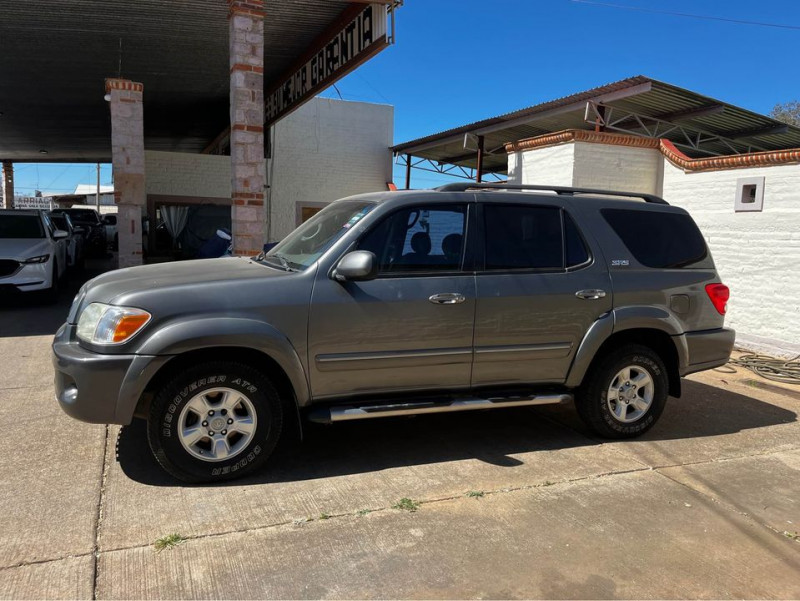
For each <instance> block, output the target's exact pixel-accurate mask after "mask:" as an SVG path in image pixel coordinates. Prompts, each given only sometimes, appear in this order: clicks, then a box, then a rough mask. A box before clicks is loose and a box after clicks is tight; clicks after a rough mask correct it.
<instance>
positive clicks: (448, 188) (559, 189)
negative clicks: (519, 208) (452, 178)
mask: <svg viewBox="0 0 800 601" xmlns="http://www.w3.org/2000/svg"><path fill="white" fill-rule="evenodd" d="M434 190H436V191H437V192H466V191H467V190H514V191H520V192H522V191H525V190H534V191H537V192H555V193H556V194H559V195H565V196H573V195H575V194H594V195H596V196H624V197H626V198H640V199H641V200H644V201H645V202H651V203H653V204H657V205H669V203H668V202H667V201H666V200H664V199H663V198H661V197H659V196H656V195H654V194H640V193H638V192H616V191H614V190H594V189H592V188H569V187H565V186H533V185H525V184H502V183H500V184H476V183H474V182H472V183H466V182H464V183H461V182H459V183H455V184H445V185H444V186H439V187H438V188H434Z"/></svg>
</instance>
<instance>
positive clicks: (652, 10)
mask: <svg viewBox="0 0 800 601" xmlns="http://www.w3.org/2000/svg"><path fill="white" fill-rule="evenodd" d="M569 1H570V2H575V3H577V4H591V5H593V6H605V7H606V8H619V9H622V10H634V11H638V12H643V13H655V14H659V15H669V16H671V17H688V18H690V19H704V20H706V21H722V22H724V23H736V24H737V25H757V26H759V27H775V28H777V29H792V30H795V31H797V30H800V25H782V24H780V23H764V22H762V21H747V20H744V19H728V18H725V17H712V16H710V15H695V14H691V13H679V12H673V11H669V10H658V9H657V8H645V7H643V6H627V5H625V4H612V3H610V2H596V1H595V0H569Z"/></svg>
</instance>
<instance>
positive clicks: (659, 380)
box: [575, 344, 669, 439]
mask: <svg viewBox="0 0 800 601" xmlns="http://www.w3.org/2000/svg"><path fill="white" fill-rule="evenodd" d="M626 369H628V370H629V371H628V372H627V377H625V375H624V374H625V370H626ZM648 378H649V383H648ZM637 382H638V383H639V384H638V385H637ZM614 395H616V396H614ZM668 395H669V380H668V378H667V369H666V366H665V365H664V361H662V359H661V357H659V355H658V354H657V353H656V352H655V351H653V350H652V349H650V348H648V347H646V346H642V345H639V344H630V345H626V346H623V347H621V348H618V349H616V350H614V351H612V352H610V353H609V354H608V355H607V356H605V357H603V358H602V359H600V360H599V361H598V362H596V363H595V364H594V365H593V366H592V367H591V368H590V370H589V373H587V374H586V377H585V379H584V382H583V384H582V385H581V387H580V388H579V389H578V391H577V394H576V397H575V405H576V407H577V409H578V415H580V417H581V419H582V420H583V422H584V423H585V424H586V425H587V426H588V427H589V428H590V429H591V430H592V431H593V432H595V433H596V434H598V435H600V436H602V437H604V438H615V439H622V438H634V437H636V436H639V435H641V434H644V433H645V432H647V431H648V430H649V429H650V428H652V427H653V426H654V425H655V423H656V421H658V418H659V417H660V416H661V413H662V412H663V411H664V406H665V405H666V403H667V396H668ZM648 399H649V400H648ZM626 401H627V402H626Z"/></svg>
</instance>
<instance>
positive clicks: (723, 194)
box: [663, 160, 800, 355]
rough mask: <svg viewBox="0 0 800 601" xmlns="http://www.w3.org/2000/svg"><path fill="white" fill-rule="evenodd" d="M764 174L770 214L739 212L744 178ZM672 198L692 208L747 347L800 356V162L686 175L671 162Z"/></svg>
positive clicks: (667, 175)
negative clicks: (738, 187)
mask: <svg viewBox="0 0 800 601" xmlns="http://www.w3.org/2000/svg"><path fill="white" fill-rule="evenodd" d="M754 176H764V178H765V181H764V209H763V211H762V212H754V213H749V212H748V213H736V212H734V210H733V209H734V200H735V198H736V180H737V179H739V178H742V177H754ZM663 196H664V198H665V199H666V200H667V201H668V202H669V203H670V204H673V205H676V206H679V207H683V208H685V209H686V210H688V211H689V212H690V213H691V214H692V217H693V218H694V220H695V221H696V222H697V225H698V226H700V230H701V231H702V232H703V235H704V236H705V237H706V240H707V241H708V245H709V248H710V249H711V253H712V254H713V255H714V262H715V263H716V265H717V269H718V270H719V273H720V276H721V277H722V281H723V282H725V284H727V285H728V286H729V287H730V289H731V300H730V302H729V303H728V314H727V316H726V323H727V324H728V325H730V326H731V327H732V328H735V329H736V332H737V343H738V344H739V345H741V346H743V347H745V348H750V349H753V350H763V351H766V352H771V353H773V354H781V355H796V354H798V353H800V165H781V166H775V167H760V168H754V169H729V170H725V171H709V172H705V173H684V172H683V171H682V170H681V169H678V168H677V167H675V166H674V165H672V163H670V162H669V161H666V160H664V190H663Z"/></svg>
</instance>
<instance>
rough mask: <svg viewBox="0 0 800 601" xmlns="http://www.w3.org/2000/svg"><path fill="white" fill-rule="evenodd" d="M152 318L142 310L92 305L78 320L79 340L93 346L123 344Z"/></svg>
mask: <svg viewBox="0 0 800 601" xmlns="http://www.w3.org/2000/svg"><path fill="white" fill-rule="evenodd" d="M151 317H152V316H151V315H150V313H148V312H147V311H143V310H142V309H133V308H131V307H113V306H111V305H105V304H103V303H92V304H90V305H89V306H88V307H86V308H85V309H84V310H83V313H81V317H80V319H79V320H78V338H80V339H81V340H84V341H86V342H91V343H93V344H121V343H123V342H125V341H127V340H130V339H131V338H132V337H133V336H134V335H135V334H136V332H138V331H139V330H141V329H142V328H143V327H144V326H145V324H146V323H147V322H148V321H150V318H151Z"/></svg>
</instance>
